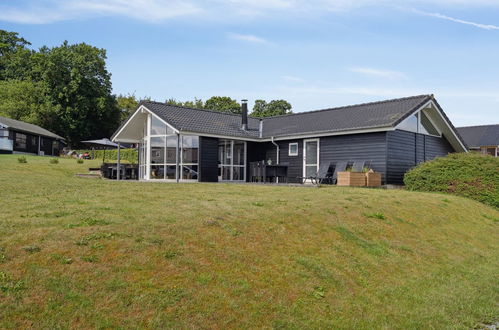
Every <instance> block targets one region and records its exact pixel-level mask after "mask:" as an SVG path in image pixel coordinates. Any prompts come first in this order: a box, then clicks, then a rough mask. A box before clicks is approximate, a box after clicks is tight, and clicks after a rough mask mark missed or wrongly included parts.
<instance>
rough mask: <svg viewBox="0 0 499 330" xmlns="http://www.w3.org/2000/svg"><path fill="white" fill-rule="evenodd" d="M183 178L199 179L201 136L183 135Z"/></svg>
mask: <svg viewBox="0 0 499 330" xmlns="http://www.w3.org/2000/svg"><path fill="white" fill-rule="evenodd" d="M181 147H182V164H181V168H182V179H184V180H197V179H198V155H199V136H193V135H182V145H181Z"/></svg>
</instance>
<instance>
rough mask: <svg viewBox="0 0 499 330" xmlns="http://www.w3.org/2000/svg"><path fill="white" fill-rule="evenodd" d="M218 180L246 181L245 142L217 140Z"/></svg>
mask: <svg viewBox="0 0 499 330" xmlns="http://www.w3.org/2000/svg"><path fill="white" fill-rule="evenodd" d="M218 180H219V181H246V142H244V141H237V140H225V139H220V140H219V143H218Z"/></svg>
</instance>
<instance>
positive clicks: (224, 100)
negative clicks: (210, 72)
mask: <svg viewBox="0 0 499 330" xmlns="http://www.w3.org/2000/svg"><path fill="white" fill-rule="evenodd" d="M204 108H205V109H209V110H214V111H219V112H228V113H241V105H240V104H239V103H237V101H236V100H233V99H231V98H230V97H228V96H212V97H211V98H209V99H208V100H206V102H205V104H204Z"/></svg>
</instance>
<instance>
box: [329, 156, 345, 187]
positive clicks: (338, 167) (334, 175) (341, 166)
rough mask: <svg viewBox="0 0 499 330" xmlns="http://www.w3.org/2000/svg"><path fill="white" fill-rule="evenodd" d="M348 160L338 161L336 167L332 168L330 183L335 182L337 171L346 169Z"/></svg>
mask: <svg viewBox="0 0 499 330" xmlns="http://www.w3.org/2000/svg"><path fill="white" fill-rule="evenodd" d="M347 165H348V162H344V161H342V162H338V163H336V167H335V169H334V173H333V176H332V177H331V183H332V184H336V180H337V178H338V172H343V171H345V170H346V169H347Z"/></svg>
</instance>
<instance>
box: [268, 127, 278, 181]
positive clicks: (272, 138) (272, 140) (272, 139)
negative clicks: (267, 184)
mask: <svg viewBox="0 0 499 330" xmlns="http://www.w3.org/2000/svg"><path fill="white" fill-rule="evenodd" d="M270 141H271V142H272V144H273V145H275V146H276V147H277V157H276V162H277V165H279V145H278V144H277V143H275V142H274V137H273V136H272V137H271V138H270ZM276 183H279V177H276Z"/></svg>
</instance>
